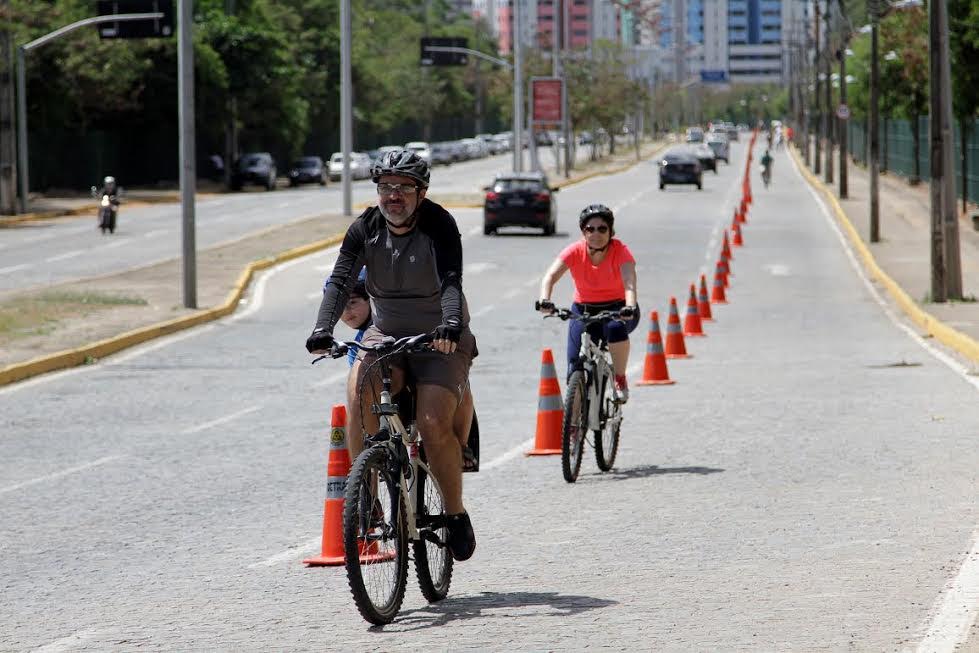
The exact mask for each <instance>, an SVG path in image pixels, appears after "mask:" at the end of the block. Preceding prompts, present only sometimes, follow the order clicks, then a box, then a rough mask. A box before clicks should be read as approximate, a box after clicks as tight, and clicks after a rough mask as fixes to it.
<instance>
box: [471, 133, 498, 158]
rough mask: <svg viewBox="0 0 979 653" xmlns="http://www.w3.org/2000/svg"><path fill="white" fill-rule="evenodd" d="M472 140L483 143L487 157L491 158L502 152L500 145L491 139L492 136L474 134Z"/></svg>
mask: <svg viewBox="0 0 979 653" xmlns="http://www.w3.org/2000/svg"><path fill="white" fill-rule="evenodd" d="M474 138H475V139H476V140H480V141H482V142H483V145H485V146H486V154H487V155H488V156H493V155H495V154H499V153H500V152H502V150H501V149H500V143H499V141H497V140H496V138H494V137H493V134H476V136H474Z"/></svg>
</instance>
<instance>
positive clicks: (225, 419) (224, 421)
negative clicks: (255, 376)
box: [182, 404, 262, 435]
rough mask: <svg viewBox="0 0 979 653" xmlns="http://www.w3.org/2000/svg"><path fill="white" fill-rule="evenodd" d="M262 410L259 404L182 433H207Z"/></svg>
mask: <svg viewBox="0 0 979 653" xmlns="http://www.w3.org/2000/svg"><path fill="white" fill-rule="evenodd" d="M261 408H262V406H261V404H259V405H258V406H250V407H248V408H245V409H243V410H239V411H238V412H236V413H231V414H230V415H225V416H224V417H219V418H217V419H213V420H211V421H210V422H204V423H203V424H198V425H197V426H192V427H190V428H188V429H184V430H183V431H182V433H183V434H184V435H190V434H192V433H200V432H201V431H206V430H207V429H210V428H214V427H215V426H221V425H222V424H227V423H228V422H232V421H234V420H236V419H238V418H239V417H244V416H245V415H248V414H249V413H254V412H255V411H256V410H260V409H261Z"/></svg>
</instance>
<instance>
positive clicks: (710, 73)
mask: <svg viewBox="0 0 979 653" xmlns="http://www.w3.org/2000/svg"><path fill="white" fill-rule="evenodd" d="M700 81H702V82H705V83H709V84H722V83H725V82H727V81H728V80H727V71H726V70H701V71H700Z"/></svg>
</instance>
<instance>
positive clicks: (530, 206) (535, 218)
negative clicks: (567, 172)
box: [483, 172, 558, 236]
mask: <svg viewBox="0 0 979 653" xmlns="http://www.w3.org/2000/svg"><path fill="white" fill-rule="evenodd" d="M485 190H486V202H485V204H484V205H483V233H484V234H487V235H488V234H492V233H496V230H497V229H498V228H499V227H511V226H512V227H517V226H519V227H540V228H541V229H543V230H544V235H545V236H550V235H552V234H553V233H554V232H555V231H556V230H557V202H556V201H555V199H554V194H555V193H556V192H557V191H558V189H557V188H551V187H550V185H549V184H548V183H547V177H546V176H544V174H543V173H541V172H515V173H501V174H498V175H497V176H496V178H495V179H494V180H493V185H492V186H487V187H486V188H485Z"/></svg>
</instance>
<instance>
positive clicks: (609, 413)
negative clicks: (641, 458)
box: [595, 377, 622, 472]
mask: <svg viewBox="0 0 979 653" xmlns="http://www.w3.org/2000/svg"><path fill="white" fill-rule="evenodd" d="M613 388H614V386H613V382H612V379H611V377H609V378H607V379H606V380H605V391H604V392H603V393H602V414H601V415H600V422H601V424H602V428H601V430H597V431H595V462H597V463H598V468H599V469H600V470H602V471H603V472H607V471H609V470H611V469H612V465H614V464H615V456H616V454H617V453H618V452H619V430H620V429H621V427H622V405H621V404H619V403H616V401H615V392H614V390H613Z"/></svg>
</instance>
